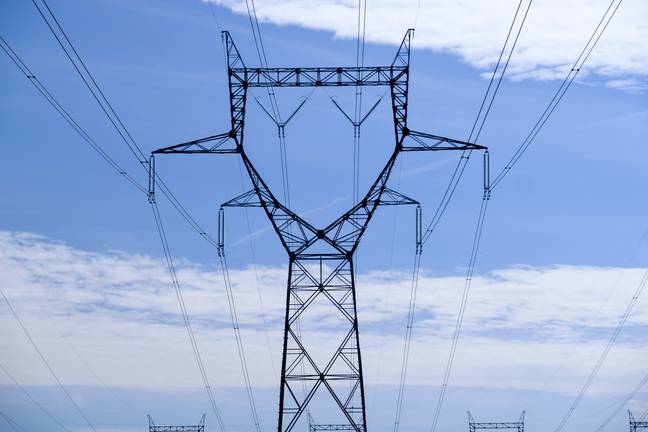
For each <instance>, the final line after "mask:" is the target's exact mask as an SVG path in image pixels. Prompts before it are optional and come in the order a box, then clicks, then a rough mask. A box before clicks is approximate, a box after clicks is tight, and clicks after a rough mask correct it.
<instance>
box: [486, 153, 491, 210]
mask: <svg viewBox="0 0 648 432" xmlns="http://www.w3.org/2000/svg"><path fill="white" fill-rule="evenodd" d="M490 195H491V184H490V153H488V150H486V151H485V152H484V199H485V200H488V199H490Z"/></svg>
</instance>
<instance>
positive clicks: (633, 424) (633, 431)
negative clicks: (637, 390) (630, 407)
mask: <svg viewBox="0 0 648 432" xmlns="http://www.w3.org/2000/svg"><path fill="white" fill-rule="evenodd" d="M628 417H629V419H630V432H637V431H648V421H646V420H644V419H641V418H640V419H639V420H635V418H634V416H633V415H632V412H631V411H628Z"/></svg>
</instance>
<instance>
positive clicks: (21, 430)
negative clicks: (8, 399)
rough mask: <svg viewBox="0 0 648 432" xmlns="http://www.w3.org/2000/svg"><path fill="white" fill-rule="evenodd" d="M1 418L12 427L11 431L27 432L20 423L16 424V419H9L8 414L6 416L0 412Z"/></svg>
mask: <svg viewBox="0 0 648 432" xmlns="http://www.w3.org/2000/svg"><path fill="white" fill-rule="evenodd" d="M0 417H2V418H3V419H4V421H5V422H7V424H8V425H9V427H11V429H13V430H14V432H26V431H25V428H23V427H22V426H20V425H19V424H18V423H16V421H15V420H14V419H12V418H11V417H9V416H8V415H7V414H5V413H4V412H2V411H0Z"/></svg>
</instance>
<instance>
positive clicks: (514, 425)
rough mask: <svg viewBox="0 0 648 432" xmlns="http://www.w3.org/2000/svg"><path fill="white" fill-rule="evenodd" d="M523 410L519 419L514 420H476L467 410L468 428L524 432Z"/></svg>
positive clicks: (470, 431)
mask: <svg viewBox="0 0 648 432" xmlns="http://www.w3.org/2000/svg"><path fill="white" fill-rule="evenodd" d="M524 413H525V412H524V411H522V415H521V416H520V419H519V420H518V421H516V422H476V421H475V419H473V416H472V414H470V411H468V430H469V432H477V431H481V430H492V429H503V430H510V431H515V432H524Z"/></svg>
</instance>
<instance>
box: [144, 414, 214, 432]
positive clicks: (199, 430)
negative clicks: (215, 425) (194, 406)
mask: <svg viewBox="0 0 648 432" xmlns="http://www.w3.org/2000/svg"><path fill="white" fill-rule="evenodd" d="M148 421H149V432H205V414H203V416H202V417H201V418H200V422H199V423H198V424H197V425H193V426H164V425H156V424H155V423H154V422H153V419H152V418H151V416H148Z"/></svg>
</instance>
